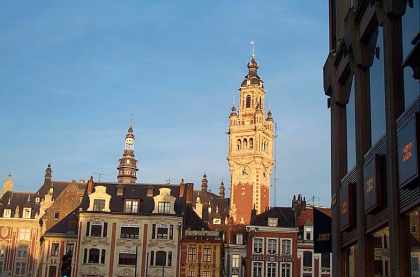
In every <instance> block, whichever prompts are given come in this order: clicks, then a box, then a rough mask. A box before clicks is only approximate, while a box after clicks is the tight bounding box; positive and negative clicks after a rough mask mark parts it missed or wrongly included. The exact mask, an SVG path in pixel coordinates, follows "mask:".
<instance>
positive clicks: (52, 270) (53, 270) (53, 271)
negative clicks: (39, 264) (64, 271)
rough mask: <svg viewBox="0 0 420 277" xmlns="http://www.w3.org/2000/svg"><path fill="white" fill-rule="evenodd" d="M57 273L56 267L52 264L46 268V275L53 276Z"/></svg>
mask: <svg viewBox="0 0 420 277" xmlns="http://www.w3.org/2000/svg"><path fill="white" fill-rule="evenodd" d="M56 275H57V267H56V266H55V265H52V266H50V267H49V268H48V277H55V276H56Z"/></svg>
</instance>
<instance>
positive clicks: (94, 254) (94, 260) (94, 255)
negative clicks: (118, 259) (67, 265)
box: [88, 248, 100, 264]
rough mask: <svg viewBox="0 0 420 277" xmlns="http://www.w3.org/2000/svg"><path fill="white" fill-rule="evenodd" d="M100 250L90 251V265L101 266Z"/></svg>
mask: <svg viewBox="0 0 420 277" xmlns="http://www.w3.org/2000/svg"><path fill="white" fill-rule="evenodd" d="M99 253H100V251H99V249H97V248H91V249H89V259H88V263H90V264H99Z"/></svg>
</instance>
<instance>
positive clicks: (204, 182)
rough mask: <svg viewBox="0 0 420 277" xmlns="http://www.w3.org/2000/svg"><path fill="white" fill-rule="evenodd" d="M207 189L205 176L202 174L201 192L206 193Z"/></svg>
mask: <svg viewBox="0 0 420 277" xmlns="http://www.w3.org/2000/svg"><path fill="white" fill-rule="evenodd" d="M207 188H208V181H207V175H206V173H204V175H203V178H202V179H201V191H207Z"/></svg>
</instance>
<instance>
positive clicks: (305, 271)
mask: <svg viewBox="0 0 420 277" xmlns="http://www.w3.org/2000/svg"><path fill="white" fill-rule="evenodd" d="M305 252H310V253H312V266H311V270H305V265H304V264H303V261H304V257H305ZM314 259H315V253H314V251H313V250H310V249H304V250H302V272H303V273H312V272H314V269H315V261H314ZM319 267H321V260H319Z"/></svg>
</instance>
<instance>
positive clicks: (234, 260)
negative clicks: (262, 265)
mask: <svg viewBox="0 0 420 277" xmlns="http://www.w3.org/2000/svg"><path fill="white" fill-rule="evenodd" d="M240 265H241V256H239V254H233V255H232V268H239V267H240Z"/></svg>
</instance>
